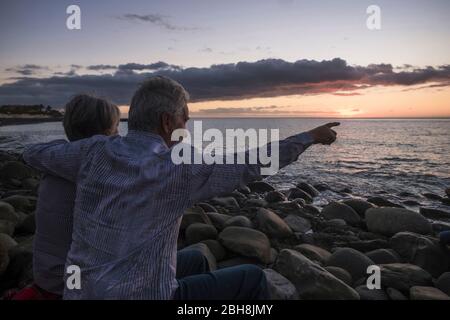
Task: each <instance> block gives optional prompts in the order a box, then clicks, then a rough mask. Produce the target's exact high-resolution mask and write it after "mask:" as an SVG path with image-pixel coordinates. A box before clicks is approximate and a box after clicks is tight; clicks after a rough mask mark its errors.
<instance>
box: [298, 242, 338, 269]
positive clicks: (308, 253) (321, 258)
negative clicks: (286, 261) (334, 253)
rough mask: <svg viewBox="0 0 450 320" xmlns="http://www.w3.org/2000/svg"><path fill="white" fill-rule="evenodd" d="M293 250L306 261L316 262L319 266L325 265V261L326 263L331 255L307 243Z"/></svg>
mask: <svg viewBox="0 0 450 320" xmlns="http://www.w3.org/2000/svg"><path fill="white" fill-rule="evenodd" d="M294 250H296V251H298V252H300V253H301V254H303V255H304V256H305V257H307V258H308V259H310V260H312V261H318V262H319V263H321V264H323V263H325V261H327V260H328V259H329V258H330V257H331V253H330V252H328V251H327V250H325V249H322V248H320V247H317V246H314V245H312V244H307V243H303V244H299V245H298V246H295V247H294Z"/></svg>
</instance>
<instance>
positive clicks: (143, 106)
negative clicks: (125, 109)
mask: <svg viewBox="0 0 450 320" xmlns="http://www.w3.org/2000/svg"><path fill="white" fill-rule="evenodd" d="M188 100H189V94H188V93H187V92H186V90H185V89H184V88H183V86H182V85H181V84H179V83H178V82H176V81H174V80H172V79H170V78H167V77H163V76H156V77H152V78H149V79H147V80H145V81H144V82H143V83H142V85H141V86H140V88H139V89H138V90H137V91H136V93H135V94H134V96H133V99H132V100H131V105H130V111H129V115H128V128H129V129H131V130H139V131H154V130H157V129H158V127H159V125H160V121H161V116H162V114H163V113H164V112H166V113H168V114H171V115H174V116H175V115H178V114H180V113H181V112H183V111H184V107H185V106H186V103H187V102H188Z"/></svg>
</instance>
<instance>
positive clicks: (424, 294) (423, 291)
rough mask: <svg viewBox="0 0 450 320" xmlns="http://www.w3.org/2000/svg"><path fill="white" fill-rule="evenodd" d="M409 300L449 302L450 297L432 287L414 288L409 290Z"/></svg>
mask: <svg viewBox="0 0 450 320" xmlns="http://www.w3.org/2000/svg"><path fill="white" fill-rule="evenodd" d="M409 297H410V298H411V300H450V297H449V296H448V295H446V294H445V293H444V292H442V291H441V290H439V289H437V288H434V287H423V286H415V287H412V288H411V289H410V290H409Z"/></svg>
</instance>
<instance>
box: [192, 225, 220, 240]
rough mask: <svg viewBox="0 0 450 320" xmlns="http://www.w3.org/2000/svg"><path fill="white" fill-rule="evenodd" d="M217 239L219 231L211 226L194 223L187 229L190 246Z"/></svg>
mask: <svg viewBox="0 0 450 320" xmlns="http://www.w3.org/2000/svg"><path fill="white" fill-rule="evenodd" d="M216 238H217V230H216V228H215V227H214V226H212V225H210V224H204V223H193V224H191V225H190V226H189V227H187V229H186V241H187V243H188V244H193V243H197V242H200V241H202V240H207V239H216Z"/></svg>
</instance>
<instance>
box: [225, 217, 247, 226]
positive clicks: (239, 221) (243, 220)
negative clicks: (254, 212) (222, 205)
mask: <svg viewBox="0 0 450 320" xmlns="http://www.w3.org/2000/svg"><path fill="white" fill-rule="evenodd" d="M226 227H244V228H253V223H252V222H251V221H250V219H249V218H247V217H246V216H235V217H232V218H231V219H229V220H227V221H226V222H225V224H224V228H226Z"/></svg>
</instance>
